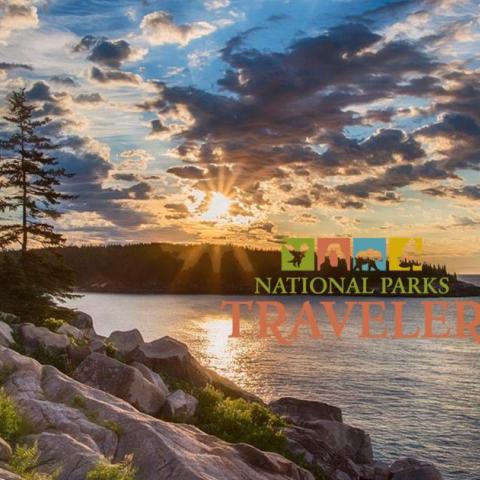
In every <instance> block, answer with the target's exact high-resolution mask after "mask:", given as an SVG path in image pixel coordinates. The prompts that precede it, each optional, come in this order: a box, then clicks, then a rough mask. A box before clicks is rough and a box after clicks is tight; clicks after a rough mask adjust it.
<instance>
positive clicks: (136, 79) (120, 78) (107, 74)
mask: <svg viewBox="0 0 480 480" xmlns="http://www.w3.org/2000/svg"><path fill="white" fill-rule="evenodd" d="M88 77H89V79H90V80H93V81H95V82H98V83H103V84H114V85H139V84H141V83H142V78H141V77H140V75H137V74H135V73H130V72H122V71H121V70H101V69H100V68H97V67H91V69H90V71H89V75H88Z"/></svg>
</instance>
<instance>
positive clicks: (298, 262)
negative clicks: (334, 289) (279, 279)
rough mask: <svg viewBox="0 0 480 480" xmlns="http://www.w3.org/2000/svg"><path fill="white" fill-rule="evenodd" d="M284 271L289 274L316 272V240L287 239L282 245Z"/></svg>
mask: <svg viewBox="0 0 480 480" xmlns="http://www.w3.org/2000/svg"><path fill="white" fill-rule="evenodd" d="M282 270H284V271H287V272H301V271H304V272H306V271H308V272H312V271H313V270H315V239H313V238H286V239H285V242H284V244H283V245H282Z"/></svg>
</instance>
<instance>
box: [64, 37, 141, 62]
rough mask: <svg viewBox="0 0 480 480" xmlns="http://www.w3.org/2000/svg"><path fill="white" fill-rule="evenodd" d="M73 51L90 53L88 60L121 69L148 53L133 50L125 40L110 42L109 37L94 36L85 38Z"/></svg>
mask: <svg viewBox="0 0 480 480" xmlns="http://www.w3.org/2000/svg"><path fill="white" fill-rule="evenodd" d="M73 50H74V52H83V51H88V52H89V54H88V56H87V59H88V60H90V61H91V62H94V63H96V64H98V65H102V66H105V67H110V68H120V67H121V66H122V64H123V63H124V62H134V61H137V60H141V59H142V58H143V57H144V56H145V55H146V54H147V52H148V50H146V49H143V48H133V47H132V46H131V45H130V44H129V43H128V42H127V41H125V40H109V39H108V38H107V37H95V36H93V35H86V36H85V37H83V38H82V40H81V41H80V42H79V43H78V44H77V45H75V47H74V48H73Z"/></svg>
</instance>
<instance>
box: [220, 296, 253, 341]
mask: <svg viewBox="0 0 480 480" xmlns="http://www.w3.org/2000/svg"><path fill="white" fill-rule="evenodd" d="M252 303H253V302H251V301H249V302H239V301H226V300H224V301H223V302H222V304H221V305H220V309H221V310H223V309H224V308H225V307H227V306H229V305H231V307H232V334H231V335H230V337H232V338H235V337H240V307H241V306H242V305H246V306H247V307H248V310H249V311H250V310H251V309H252Z"/></svg>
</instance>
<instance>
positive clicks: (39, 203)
mask: <svg viewBox="0 0 480 480" xmlns="http://www.w3.org/2000/svg"><path fill="white" fill-rule="evenodd" d="M39 117H40V118H39ZM3 118H4V120H5V121H6V122H7V124H9V128H6V129H5V132H6V133H7V135H8V136H7V137H4V138H2V139H0V149H1V153H2V155H1V156H0V178H1V180H2V181H1V182H0V183H1V186H2V188H1V189H0V213H3V214H4V215H2V217H1V218H0V220H1V222H0V224H1V225H0V249H1V250H2V251H3V252H4V253H3V254H2V256H1V257H0V310H3V311H5V312H8V313H13V314H15V315H18V316H19V317H20V318H22V319H24V320H27V321H30V322H34V323H36V324H40V323H41V322H42V321H43V320H45V319H46V318H49V317H51V316H54V317H56V316H60V317H64V315H67V316H68V315H72V311H71V310H69V309H67V308H65V307H61V306H59V305H58V304H57V302H58V301H60V302H62V301H65V300H66V299H68V298H72V297H73V296H74V295H73V275H72V272H71V271H70V270H69V269H68V268H67V267H66V266H65V264H64V263H63V262H62V259H61V257H60V256H59V255H58V254H57V253H56V252H54V251H53V249H54V248H55V247H58V246H60V245H62V244H63V243H64V238H63V237H62V235H61V234H59V233H57V232H55V229H54V226H53V224H52V221H53V220H55V219H57V218H58V217H59V216H60V214H61V212H60V211H59V210H58V205H59V203H61V201H63V200H68V199H70V198H72V197H71V196H69V195H66V194H64V193H62V192H60V191H58V186H59V185H60V182H61V179H62V178H63V177H68V176H70V175H68V174H67V172H65V170H64V169H63V168H61V167H59V166H58V162H57V161H56V160H55V158H54V157H53V156H51V155H50V152H52V151H53V150H55V148H56V146H55V145H54V144H53V143H52V141H51V140H50V139H49V138H47V137H44V136H43V135H42V134H41V132H42V128H44V127H45V126H46V125H47V124H48V123H49V122H50V119H48V118H41V114H40V115H39V107H38V106H36V105H34V104H30V103H29V102H28V101H27V97H26V93H25V89H24V88H21V89H18V90H15V91H13V92H11V93H10V94H9V95H8V96H7V109H6V115H5V116H4V117H3ZM5 186H7V187H8V188H3V187H5ZM35 244H37V245H38V244H40V245H43V246H44V247H45V250H43V251H42V252H41V253H39V252H38V251H36V250H35V249H34V248H32V246H35ZM17 246H20V250H19V251H18V252H15V251H12V250H11V249H13V248H16V247H17ZM65 318H66V317H65Z"/></svg>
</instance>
